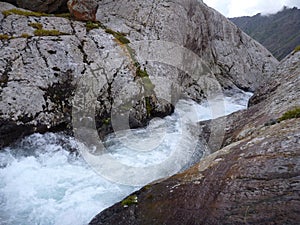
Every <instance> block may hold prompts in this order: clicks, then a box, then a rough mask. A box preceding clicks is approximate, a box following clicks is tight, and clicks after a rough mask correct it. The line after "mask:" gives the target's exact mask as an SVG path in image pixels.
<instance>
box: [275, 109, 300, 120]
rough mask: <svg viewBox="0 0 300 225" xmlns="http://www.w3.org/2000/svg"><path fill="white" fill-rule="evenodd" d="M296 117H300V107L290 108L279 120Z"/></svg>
mask: <svg viewBox="0 0 300 225" xmlns="http://www.w3.org/2000/svg"><path fill="white" fill-rule="evenodd" d="M294 118H300V107H296V108H294V109H292V110H289V111H287V112H285V113H284V114H283V115H282V116H281V117H280V118H279V119H278V121H279V122H280V121H284V120H289V119H294Z"/></svg>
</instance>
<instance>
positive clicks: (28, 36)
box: [21, 33, 31, 38]
mask: <svg viewBox="0 0 300 225" xmlns="http://www.w3.org/2000/svg"><path fill="white" fill-rule="evenodd" d="M21 37H22V38H30V37H31V36H30V35H29V34H26V33H23V34H21Z"/></svg>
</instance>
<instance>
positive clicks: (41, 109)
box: [0, 0, 277, 147]
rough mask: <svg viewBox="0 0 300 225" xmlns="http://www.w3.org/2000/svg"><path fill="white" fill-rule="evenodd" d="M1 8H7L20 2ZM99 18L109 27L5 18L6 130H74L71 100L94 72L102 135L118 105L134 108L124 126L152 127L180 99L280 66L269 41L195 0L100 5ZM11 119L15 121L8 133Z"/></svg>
mask: <svg viewBox="0 0 300 225" xmlns="http://www.w3.org/2000/svg"><path fill="white" fill-rule="evenodd" d="M0 4H1V5H0V8H1V10H6V9H10V8H13V6H12V5H9V4H8V3H3V2H0ZM174 12H175V13H174ZM97 20H99V21H100V22H101V23H91V22H88V23H85V22H79V21H73V20H69V19H68V18H63V17H56V16H51V15H49V16H40V15H37V14H32V13H31V14H30V13H24V15H20V13H19V14H18V15H16V14H15V13H14V12H6V13H4V14H0V33H1V34H5V35H3V36H2V37H1V40H0V46H1V51H0V55H1V60H0V71H1V72H0V76H1V78H0V81H1V83H0V97H1V98H0V120H1V121H7V122H3V123H2V124H4V125H3V126H2V127H1V129H4V130H5V131H6V132H5V133H6V134H7V135H12V136H14V138H18V137H20V135H19V134H24V132H22V129H23V128H22V127H24V126H25V127H26V128H28V129H27V130H28V131H40V130H43V131H47V130H51V129H58V128H60V129H61V128H62V129H67V128H69V129H72V122H71V120H72V109H74V107H72V104H73V102H72V98H73V97H74V95H75V93H78V92H77V91H78V90H79V89H80V88H81V87H82V85H83V86H84V84H83V83H82V80H83V81H87V80H89V76H92V75H95V76H94V77H96V79H97V80H98V81H99V82H100V83H101V85H102V84H103V86H101V85H99V86H101V88H100V90H97V93H99V94H98V98H97V102H96V103H95V105H96V110H95V111H96V126H97V129H98V131H99V133H100V135H101V136H104V135H105V134H107V133H108V132H111V131H112V129H113V127H112V123H111V115H112V109H117V110H121V111H122V110H123V111H122V112H126V113H127V112H128V113H127V114H126V113H120V112H119V111H118V112H115V114H116V115H121V114H124V115H125V117H124V118H123V117H122V118H120V120H122V121H123V120H128V121H129V122H128V123H129V125H128V126H127V127H126V126H125V128H128V127H139V126H144V125H145V124H147V122H148V121H149V119H151V118H153V117H156V116H160V117H163V116H165V115H168V114H170V113H171V112H172V111H173V105H174V104H175V103H176V101H177V99H178V98H179V97H189V98H192V99H194V100H196V101H198V102H200V101H202V100H203V99H204V98H206V97H207V96H208V95H209V92H210V91H212V90H213V89H214V87H213V86H218V84H219V83H220V84H221V85H222V88H223V89H237V88H242V89H247V90H255V89H256V88H257V87H258V86H259V84H260V83H261V82H264V80H265V79H266V78H269V76H270V72H271V70H272V68H273V67H274V66H275V65H276V64H277V61H276V60H275V59H274V58H273V57H272V56H271V55H270V53H269V52H268V51H267V50H266V49H265V48H264V47H262V46H261V45H260V44H258V43H257V42H255V41H253V40H252V39H250V38H249V37H248V36H247V35H245V34H243V33H242V32H241V31H240V30H239V29H238V28H237V27H236V26H235V25H233V24H232V23H231V22H229V21H228V20H227V19H226V18H225V17H223V16H222V15H220V14H219V13H217V12H216V11H214V10H213V9H211V8H209V7H207V6H206V5H205V4H204V3H202V2H198V1H196V0H187V1H184V2H182V1H179V0H178V1H172V2H164V1H162V2H160V1H155V2H153V1H150V0H149V1H148V0H147V1H145V0H135V1H134V0H131V1H126V2H125V1H100V2H99V8H98V12H97ZM153 40H159V42H153ZM136 41H144V42H142V43H144V46H146V44H147V46H148V47H149V46H150V47H149V49H148V50H149V52H158V50H161V49H165V48H168V47H169V49H172V46H174V45H177V46H183V47H185V49H186V50H187V51H191V52H192V53H193V54H194V53H196V54H195V56H197V57H199V58H201V59H202V60H203V62H204V63H205V64H206V66H205V70H203V71H204V72H205V71H206V73H207V71H209V70H211V71H213V72H215V74H209V75H207V76H203V74H200V75H195V74H188V73H187V72H189V70H188V69H186V68H184V66H182V65H190V66H192V67H193V66H195V65H192V64H190V61H189V59H188V58H187V59H185V58H184V55H183V56H182V58H180V57H179V56H180V54H178V55H176V54H175V55H174V57H173V58H172V60H170V62H177V61H178V60H179V61H180V60H181V61H180V62H181V63H180V64H178V65H179V66H177V67H178V68H174V66H172V64H171V65H166V63H161V62H157V61H156V62H153V61H151V60H149V61H147V60H143V57H142V55H143V54H144V53H145V52H143V51H140V50H139V49H138V47H139V45H138V44H136V43H137V42H136ZM151 41H152V43H151ZM139 43H141V42H139ZM149 43H150V45H148V44H149ZM153 43H154V44H153ZM156 43H160V44H159V45H158V46H155V45H156ZM162 43H163V44H162ZM170 43H173V45H170ZM124 44H129V45H128V46H126V45H124ZM160 45H161V46H160ZM148 50H147V51H148ZM162 52H165V51H162ZM173 54H174V53H173ZM164 57H166V59H165V61H167V59H168V57H167V55H165V56H164ZM177 58H179V59H177ZM174 59H176V60H174ZM101 63H102V64H101ZM100 64H101V65H100ZM180 65H181V66H180ZM206 67H207V68H206ZM103 68H105V70H103ZM202 76H203V77H204V78H203V77H202ZM202 81H203V82H202ZM218 87H219V86H218ZM210 88H211V89H212V90H210ZM81 90H82V91H83V93H84V90H85V89H84V88H82V89H81ZM78 96H80V95H78ZM124 96H125V97H124ZM122 98H127V99H122ZM128 114H129V115H128ZM87 117H88V116H87ZM6 123H9V124H14V126H10V127H11V129H8V127H5V124H6ZM19 127H20V128H22V129H21V130H20V132H15V131H16V130H18V129H19ZM41 127H42V128H43V129H40V128H41ZM118 129H124V127H123V128H122V127H121V128H118ZM0 133H3V132H0ZM26 134H27V132H26ZM4 137H5V136H4ZM4 137H3V136H2V137H1V139H2V138H3V139H4ZM14 138H12V139H14ZM4 142H5V143H4V144H9V143H10V141H4ZM2 146H3V144H2ZM0 147H1V146H0Z"/></svg>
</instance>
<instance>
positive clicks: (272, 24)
mask: <svg viewBox="0 0 300 225" xmlns="http://www.w3.org/2000/svg"><path fill="white" fill-rule="evenodd" d="M230 20H231V21H232V22H233V23H235V24H236V25H237V26H238V27H240V28H241V29H242V30H243V31H244V32H245V33H247V34H248V35H249V36H251V37H252V38H254V39H256V40H257V41H258V42H260V43H261V44H262V45H264V46H265V47H266V48H267V49H268V50H269V51H270V52H272V54H273V55H274V56H275V57H276V58H277V59H278V60H281V59H283V58H284V57H285V56H287V55H288V54H289V53H290V52H291V51H292V50H293V49H294V48H295V47H296V46H297V45H299V44H300V9H297V8H296V7H294V8H292V9H289V8H284V9H283V10H282V11H280V12H278V13H276V14H272V15H268V16H262V15H261V14H257V15H255V16H252V17H249V16H245V17H236V18H230Z"/></svg>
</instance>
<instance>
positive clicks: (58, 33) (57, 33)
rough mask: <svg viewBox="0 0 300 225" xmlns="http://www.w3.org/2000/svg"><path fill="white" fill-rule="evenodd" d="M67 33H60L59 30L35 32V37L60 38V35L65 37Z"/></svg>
mask: <svg viewBox="0 0 300 225" xmlns="http://www.w3.org/2000/svg"><path fill="white" fill-rule="evenodd" d="M63 34H65V33H63V32H60V31H59V30H43V29H39V30H35V31H34V35H36V36H58V35H63Z"/></svg>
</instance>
